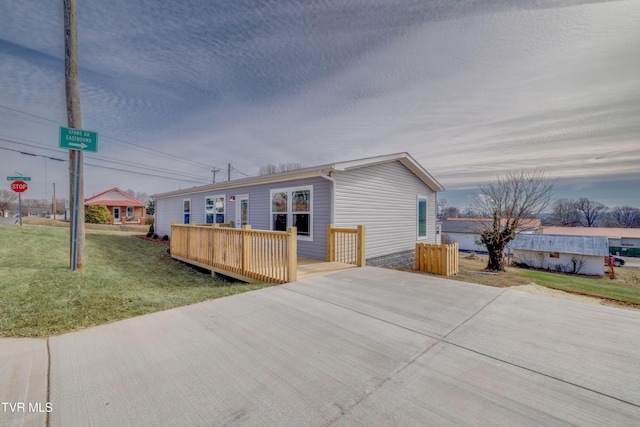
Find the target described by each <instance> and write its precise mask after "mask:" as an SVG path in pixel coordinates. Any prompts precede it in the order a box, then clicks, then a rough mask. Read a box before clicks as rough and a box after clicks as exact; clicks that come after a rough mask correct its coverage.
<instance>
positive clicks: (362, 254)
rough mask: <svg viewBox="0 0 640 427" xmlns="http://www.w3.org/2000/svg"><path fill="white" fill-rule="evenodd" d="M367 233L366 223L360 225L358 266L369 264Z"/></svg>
mask: <svg viewBox="0 0 640 427" xmlns="http://www.w3.org/2000/svg"><path fill="white" fill-rule="evenodd" d="M365 235H366V229H365V227H364V225H358V254H357V258H356V265H357V266H358V267H364V266H365V265H366V264H367V256H366V242H365Z"/></svg>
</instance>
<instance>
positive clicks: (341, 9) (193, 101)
mask: <svg viewBox="0 0 640 427" xmlns="http://www.w3.org/2000/svg"><path fill="white" fill-rule="evenodd" d="M638 22H640V1H638V0H629V1H595V0H592V1H580V0H557V1H556V0H554V1H551V0H325V1H321V2H320V1H309V0H278V1H265V0H262V1H259V0H233V1H230V0H226V1H221V0H218V1H214V0H183V1H174V0H138V1H126V0H113V1H101V0H78V23H79V24H78V26H79V30H78V35H79V58H80V61H79V62H80V90H81V106H82V119H83V128H84V129H88V130H93V131H97V132H98V134H99V151H98V153H96V154H90V153H88V154H87V155H86V157H85V195H86V196H87V197H88V196H91V195H92V194H97V193H99V192H101V191H103V190H106V189H108V188H111V187H114V186H118V187H120V188H123V189H127V188H132V189H134V190H136V191H144V192H147V193H155V192H163V191H170V190H175V189H178V188H185V187H191V186H194V185H201V184H206V183H209V182H211V180H212V178H213V174H212V173H211V170H212V169H213V168H219V169H221V171H220V172H218V174H217V177H216V179H217V180H218V181H219V180H221V179H225V180H226V177H227V165H228V163H231V165H232V173H231V179H239V178H242V177H244V176H247V175H249V176H252V175H255V174H256V173H257V171H258V169H259V167H260V166H262V165H265V164H269V163H274V164H280V163H288V162H295V163H302V164H304V165H307V166H313V165H316V164H323V163H329V162H333V161H342V160H351V159H357V158H362V157H368V156H375V155H380V154H388V153H395V152H400V151H407V152H409V153H410V154H411V155H412V156H413V157H414V158H416V159H417V160H418V161H419V162H420V163H421V164H422V165H423V166H424V167H425V168H426V169H427V170H428V171H429V172H430V173H431V174H432V175H434V176H435V177H436V178H437V179H438V180H439V181H440V182H441V183H442V184H443V185H444V186H445V188H446V189H447V191H446V192H445V193H443V194H442V195H441V196H439V197H440V198H445V199H447V200H448V202H449V204H450V205H454V206H459V207H463V206H464V205H465V204H466V203H468V202H469V201H470V196H469V195H470V194H472V193H473V192H474V190H475V189H477V187H478V185H479V184H482V183H484V182H487V181H490V180H492V179H494V178H495V177H496V176H497V175H501V174H504V173H505V172H506V171H507V170H509V169H520V168H525V169H529V168H539V169H542V170H544V171H545V172H546V174H547V175H548V176H549V177H550V178H554V179H558V196H559V197H575V198H577V197H581V196H585V197H589V198H592V199H594V200H598V201H601V202H603V203H605V204H607V205H609V206H611V207H613V206H616V205H622V204H631V205H633V206H638V207H640V54H639V53H640V25H638ZM63 55H64V39H63V13H62V0H58V1H50V0H29V1H17V0H16V1H4V2H1V3H0V177H1V178H2V180H3V182H6V184H5V187H6V188H7V189H8V181H4V179H5V178H4V176H7V175H13V174H14V172H20V173H23V174H24V175H29V176H31V177H32V181H31V182H30V189H29V190H28V193H26V194H25V197H30V198H49V199H50V198H51V195H52V187H53V183H54V182H55V183H56V184H57V189H58V192H59V193H58V197H66V193H67V188H68V172H67V169H68V165H67V163H66V160H67V159H68V152H67V151H66V150H62V149H59V148H58V133H59V126H64V125H66V107H65V95H64V93H65V89H64V56H63ZM34 155H35V156H34ZM60 159H61V160H64V161H60ZM60 192H62V194H61V193H60Z"/></svg>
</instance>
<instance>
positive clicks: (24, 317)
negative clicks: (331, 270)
mask: <svg viewBox="0 0 640 427" xmlns="http://www.w3.org/2000/svg"><path fill="white" fill-rule="evenodd" d="M86 258H87V261H86V267H87V268H86V271H76V272H72V271H71V270H70V269H69V229H68V227H67V228H63V227H43V226H23V227H18V226H14V225H0V336H13V337H46V336H50V335H56V334H61V333H64V332H68V331H72V330H76V329H81V328H86V327H89V326H95V325H100V324H103V323H108V322H113V321H116V320H121V319H126V318H129V317H133V316H139V315H142V314H147V313H153V312H156V311H161V310H166V309H170V308H174V307H180V306H184V305H188V304H193V303H196V302H200V301H206V300H210V299H214V298H220V297H224V296H228V295H233V294H238V293H241V292H246V291H250V290H255V289H259V288H262V287H264V286H267V285H248V284H244V283H227V282H224V281H222V280H220V279H216V278H213V277H212V276H211V275H209V274H205V273H201V272H199V271H196V270H195V269H193V268H192V267H189V266H187V265H185V264H182V263H180V262H178V261H175V260H173V259H171V258H170V257H168V254H167V246H165V245H162V244H159V243H155V242H148V241H144V240H141V239H138V238H136V237H134V236H133V235H131V234H128V235H127V234H125V233H115V234H114V233H108V232H104V231H95V232H94V231H92V230H87V234H86Z"/></svg>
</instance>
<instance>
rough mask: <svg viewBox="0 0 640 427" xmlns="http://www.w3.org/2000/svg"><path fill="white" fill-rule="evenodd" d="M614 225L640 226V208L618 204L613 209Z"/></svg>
mask: <svg viewBox="0 0 640 427" xmlns="http://www.w3.org/2000/svg"><path fill="white" fill-rule="evenodd" d="M610 215H611V219H612V224H611V226H612V227H622V228H634V227H640V209H638V208H634V207H633V206H629V205H625V206H616V207H615V208H613V209H612V210H611V214H610Z"/></svg>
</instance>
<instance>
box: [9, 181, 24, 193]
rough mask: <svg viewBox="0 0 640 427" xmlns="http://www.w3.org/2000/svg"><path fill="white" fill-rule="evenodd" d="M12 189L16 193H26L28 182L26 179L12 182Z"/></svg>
mask: <svg viewBox="0 0 640 427" xmlns="http://www.w3.org/2000/svg"><path fill="white" fill-rule="evenodd" d="M11 189H12V190H13V191H15V192H16V193H24V191H25V190H26V189H27V183H26V182H24V181H13V182H12V183H11Z"/></svg>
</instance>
